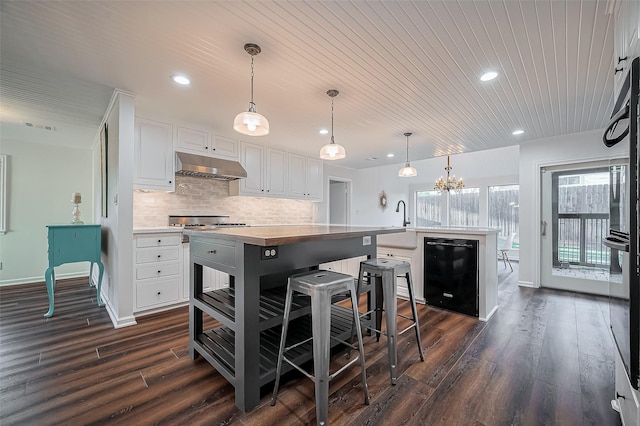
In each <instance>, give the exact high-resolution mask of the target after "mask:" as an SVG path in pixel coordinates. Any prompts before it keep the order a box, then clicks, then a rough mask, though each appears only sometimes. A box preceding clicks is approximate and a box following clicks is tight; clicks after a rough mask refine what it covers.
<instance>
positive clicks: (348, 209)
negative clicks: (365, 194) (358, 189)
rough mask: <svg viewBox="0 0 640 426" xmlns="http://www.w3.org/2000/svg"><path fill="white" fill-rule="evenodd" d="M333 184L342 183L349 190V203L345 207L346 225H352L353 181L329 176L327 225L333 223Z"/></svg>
mask: <svg viewBox="0 0 640 426" xmlns="http://www.w3.org/2000/svg"><path fill="white" fill-rule="evenodd" d="M331 182H342V183H345V184H346V189H347V203H346V206H345V210H346V211H345V213H346V218H347V220H346V223H345V225H350V224H351V205H352V195H353V191H352V189H353V181H352V180H351V179H347V178H343V177H338V176H329V177H328V180H327V183H328V186H329V188H328V191H327V192H328V194H327V211H326V215H327V223H329V224H330V223H331Z"/></svg>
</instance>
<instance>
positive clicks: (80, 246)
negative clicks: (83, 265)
mask: <svg viewBox="0 0 640 426" xmlns="http://www.w3.org/2000/svg"><path fill="white" fill-rule="evenodd" d="M47 228H48V230H49V233H48V240H49V267H48V268H47V271H46V272H45V281H46V284H47V293H48V294H49V311H48V312H47V313H46V314H44V316H45V317H47V318H50V317H52V316H53V297H54V291H55V289H56V276H55V271H54V269H53V268H55V267H56V266H60V265H62V264H64V263H72V262H91V267H90V269H89V285H91V271H92V270H93V264H94V263H97V264H98V269H99V271H100V274H99V276H98V282H97V283H96V289H97V291H98V297H97V299H98V306H104V303H103V302H102V298H101V297H100V288H101V286H102V275H103V273H104V265H103V264H102V261H101V260H100V225H84V224H76V225H47Z"/></svg>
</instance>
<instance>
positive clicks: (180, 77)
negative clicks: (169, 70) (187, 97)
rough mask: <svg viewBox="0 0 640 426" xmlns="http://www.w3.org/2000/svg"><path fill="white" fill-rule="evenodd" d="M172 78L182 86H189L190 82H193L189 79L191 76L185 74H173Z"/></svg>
mask: <svg viewBox="0 0 640 426" xmlns="http://www.w3.org/2000/svg"><path fill="white" fill-rule="evenodd" d="M171 80H173V81H174V82H176V83H178V84H180V85H182V86H188V85H189V84H191V80H189V77H187V76H186V75H184V74H173V75H172V76H171Z"/></svg>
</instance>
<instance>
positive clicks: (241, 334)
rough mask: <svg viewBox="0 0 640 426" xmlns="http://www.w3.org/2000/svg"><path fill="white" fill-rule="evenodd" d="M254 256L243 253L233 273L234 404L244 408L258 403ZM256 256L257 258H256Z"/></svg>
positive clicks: (257, 308) (257, 296)
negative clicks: (239, 265) (241, 260)
mask: <svg viewBox="0 0 640 426" xmlns="http://www.w3.org/2000/svg"><path fill="white" fill-rule="evenodd" d="M255 254H256V256H255V257H253V256H251V259H250V258H249V256H246V253H245V256H246V257H245V259H244V268H238V269H242V270H241V271H238V273H237V275H235V276H234V284H235V306H236V318H235V326H236V330H235V333H236V339H235V361H236V371H235V374H236V383H235V391H236V392H235V393H236V406H237V407H238V408H240V409H241V410H242V411H244V412H247V411H249V410H251V409H253V408H254V407H256V406H257V405H258V404H259V403H260V386H259V385H258V383H259V382H260V329H259V327H260V317H259V312H260V276H259V274H258V272H257V271H256V269H259V268H256V266H255V265H256V264H257V263H259V262H260V260H259V259H260V258H259V256H260V255H259V251H258V250H255ZM256 257H257V260H256Z"/></svg>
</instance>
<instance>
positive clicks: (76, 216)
mask: <svg viewBox="0 0 640 426" xmlns="http://www.w3.org/2000/svg"><path fill="white" fill-rule="evenodd" d="M71 202H72V203H73V205H74V206H73V212H72V215H73V221H72V222H71V223H73V224H82V223H84V222H83V221H81V220H80V207H78V205H79V204H81V203H82V194H80V193H79V192H72V193H71Z"/></svg>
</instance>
